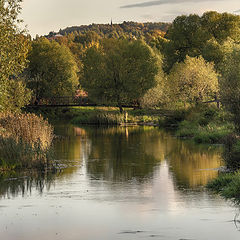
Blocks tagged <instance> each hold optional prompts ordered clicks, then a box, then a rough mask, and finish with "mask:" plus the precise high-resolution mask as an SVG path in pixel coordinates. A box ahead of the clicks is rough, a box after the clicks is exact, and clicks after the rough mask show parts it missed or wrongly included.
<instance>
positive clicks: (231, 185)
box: [207, 171, 240, 204]
mask: <svg viewBox="0 0 240 240" xmlns="http://www.w3.org/2000/svg"><path fill="white" fill-rule="evenodd" d="M207 188H208V189H210V190H212V191H214V192H216V193H218V194H220V195H221V196H223V197H224V198H226V199H231V200H233V201H234V202H236V203H238V204H239V203H240V171H237V172H235V173H222V174H220V175H219V177H218V178H216V179H214V180H212V181H210V182H209V183H208V184H207Z"/></svg>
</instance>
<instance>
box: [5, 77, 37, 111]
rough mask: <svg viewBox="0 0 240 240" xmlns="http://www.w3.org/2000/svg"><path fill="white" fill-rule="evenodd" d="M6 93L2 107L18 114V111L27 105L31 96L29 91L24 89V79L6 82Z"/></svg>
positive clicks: (19, 78)
mask: <svg viewBox="0 0 240 240" xmlns="http://www.w3.org/2000/svg"><path fill="white" fill-rule="evenodd" d="M7 92H8V95H7V97H6V101H5V102H4V103H3V104H2V106H3V108H4V109H7V110H8V111H13V112H19V111H20V109H22V108H23V107H24V106H26V105H27V104H29V102H30V100H31V96H32V92H31V90H30V89H28V88H26V83H25V79H24V78H21V77H18V78H16V79H11V80H9V81H8V86H7Z"/></svg>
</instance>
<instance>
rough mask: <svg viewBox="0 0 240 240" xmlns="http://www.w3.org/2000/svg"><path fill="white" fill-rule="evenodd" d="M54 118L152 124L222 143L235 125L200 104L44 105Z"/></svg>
mask: <svg viewBox="0 0 240 240" xmlns="http://www.w3.org/2000/svg"><path fill="white" fill-rule="evenodd" d="M38 114H41V115H43V116H45V117H46V118H48V119H49V120H50V121H51V122H54V121H58V120H59V119H61V120H66V121H67V122H70V123H72V124H75V125H81V124H89V125H122V126H131V125H151V126H158V127H161V128H164V129H170V130H171V131H172V133H173V134H174V135H175V136H177V137H179V138H182V139H192V140H193V141H194V142H196V143H206V144H223V143H224V139H225V138H226V136H227V135H229V134H230V133H232V132H233V130H234V126H233V124H232V123H231V122H230V116H229V114H227V113H226V112H224V111H223V110H221V109H218V108H216V107H214V106H206V105H204V106H202V105H200V106H197V107H192V108H188V109H187V110H186V109H182V110H163V109H129V108H125V109H124V113H120V112H119V109H118V108H114V107H71V108H41V109H40V110H38Z"/></svg>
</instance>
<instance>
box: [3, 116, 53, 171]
mask: <svg viewBox="0 0 240 240" xmlns="http://www.w3.org/2000/svg"><path fill="white" fill-rule="evenodd" d="M52 140H53V127H52V126H51V125H50V124H49V123H48V122H47V121H46V120H44V119H43V117H41V116H37V115H35V114H29V113H25V114H24V113H7V112H6V113H0V171H4V170H15V169H29V168H37V169H44V168H46V167H48V166H49V167H50V166H51V145H52Z"/></svg>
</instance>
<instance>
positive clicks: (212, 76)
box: [168, 56, 218, 104]
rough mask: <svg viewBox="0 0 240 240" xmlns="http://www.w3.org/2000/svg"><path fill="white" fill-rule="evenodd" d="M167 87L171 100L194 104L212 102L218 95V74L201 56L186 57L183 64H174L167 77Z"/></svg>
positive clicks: (211, 64) (212, 65)
mask: <svg viewBox="0 0 240 240" xmlns="http://www.w3.org/2000/svg"><path fill="white" fill-rule="evenodd" d="M168 85H169V89H170V94H171V96H172V99H175V100H176V101H182V102H184V103H186V102H187V103H190V104H196V103H199V102H201V101H206V100H212V99H213V98H214V97H215V96H216V94H217V93H218V74H217V73H216V72H215V70H214V64H213V63H207V62H206V61H205V60H204V59H203V58H202V57H201V56H200V57H195V58H192V57H189V56H187V57H186V59H185V61H184V62H181V63H176V64H175V65H174V66H173V68H172V70H171V72H170V74H169V76H168Z"/></svg>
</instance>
